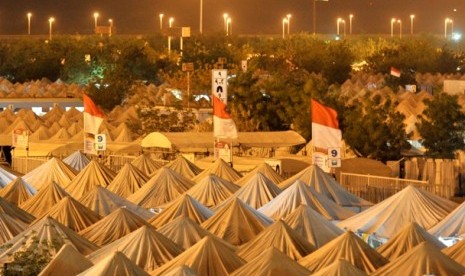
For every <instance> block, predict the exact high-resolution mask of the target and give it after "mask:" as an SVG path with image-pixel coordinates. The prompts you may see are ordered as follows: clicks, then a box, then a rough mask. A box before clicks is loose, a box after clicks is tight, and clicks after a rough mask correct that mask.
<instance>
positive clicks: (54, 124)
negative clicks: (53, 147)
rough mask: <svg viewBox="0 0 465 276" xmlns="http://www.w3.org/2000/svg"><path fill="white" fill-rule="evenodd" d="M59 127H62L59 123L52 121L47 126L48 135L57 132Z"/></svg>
mask: <svg viewBox="0 0 465 276" xmlns="http://www.w3.org/2000/svg"><path fill="white" fill-rule="evenodd" d="M61 128H63V127H62V126H60V124H58V123H57V122H56V121H55V122H53V124H52V126H50V127H49V128H48V132H49V135H50V134H52V133H57V132H58V131H59V130H60V129H61Z"/></svg>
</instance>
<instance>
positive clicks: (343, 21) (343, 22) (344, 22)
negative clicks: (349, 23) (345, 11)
mask: <svg viewBox="0 0 465 276" xmlns="http://www.w3.org/2000/svg"><path fill="white" fill-rule="evenodd" d="M341 23H342V24H344V37H345V36H346V21H345V20H344V19H342V21H341Z"/></svg>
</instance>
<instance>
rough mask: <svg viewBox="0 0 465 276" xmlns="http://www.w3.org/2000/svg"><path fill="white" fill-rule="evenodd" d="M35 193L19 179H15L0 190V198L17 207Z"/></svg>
mask: <svg viewBox="0 0 465 276" xmlns="http://www.w3.org/2000/svg"><path fill="white" fill-rule="evenodd" d="M36 193H37V192H36V190H35V189H34V188H33V187H32V186H30V185H29V184H27V183H26V182H25V181H24V180H23V179H22V178H21V177H17V178H16V179H15V180H13V181H11V182H10V183H9V184H8V185H6V187H5V188H3V189H1V190H0V197H2V198H4V199H5V200H7V201H8V202H10V203H13V204H14V205H16V206H18V205H20V204H21V203H23V202H24V201H26V200H28V199H29V198H31V197H32V196H33V195H35V194H36Z"/></svg>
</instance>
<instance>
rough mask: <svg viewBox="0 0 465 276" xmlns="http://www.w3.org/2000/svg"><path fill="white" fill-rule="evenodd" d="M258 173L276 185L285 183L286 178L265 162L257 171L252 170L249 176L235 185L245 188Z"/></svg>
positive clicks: (242, 178) (245, 176)
mask: <svg viewBox="0 0 465 276" xmlns="http://www.w3.org/2000/svg"><path fill="white" fill-rule="evenodd" d="M257 173H261V174H263V175H264V176H265V177H266V178H268V179H269V180H270V181H272V182H273V183H274V184H276V185H277V184H278V183H281V182H282V181H284V177H282V176H281V175H280V174H278V173H277V172H276V171H275V170H274V169H273V168H272V167H271V166H270V165H268V164H267V163H265V162H263V163H261V164H260V165H258V166H257V167H256V168H255V169H253V170H251V171H250V172H249V173H248V174H246V175H244V176H243V177H241V178H240V179H238V180H237V181H236V182H235V183H236V184H237V185H239V186H244V185H245V184H246V183H248V182H249V180H250V178H252V177H255V176H256V174H257Z"/></svg>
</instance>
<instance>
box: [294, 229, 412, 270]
mask: <svg viewBox="0 0 465 276" xmlns="http://www.w3.org/2000/svg"><path fill="white" fill-rule="evenodd" d="M339 259H344V260H346V261H348V262H349V263H351V264H352V265H354V266H355V267H357V268H359V269H360V270H362V271H364V272H366V273H368V274H370V273H372V272H373V271H375V270H376V269H378V268H380V267H382V266H383V265H385V264H387V263H388V260H387V259H386V258H384V257H383V256H381V254H379V253H378V252H376V250H374V249H372V248H371V247H370V246H369V245H368V244H367V243H366V242H364V241H363V240H361V239H360V238H359V237H357V235H355V234H354V233H353V232H351V231H348V232H346V233H344V234H342V235H340V236H339V237H337V238H336V239H334V240H332V241H330V242H328V243H327V244H325V245H324V246H322V247H321V248H319V249H318V250H316V251H315V252H313V253H312V254H310V255H308V256H306V257H305V258H303V259H301V260H300V261H299V263H300V264H301V265H303V266H304V267H306V268H307V269H309V270H310V271H311V272H312V273H315V272H317V271H319V270H321V269H323V268H325V267H327V266H328V265H331V264H333V263H334V262H336V261H337V260H339ZM407 275H408V274H407Z"/></svg>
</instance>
